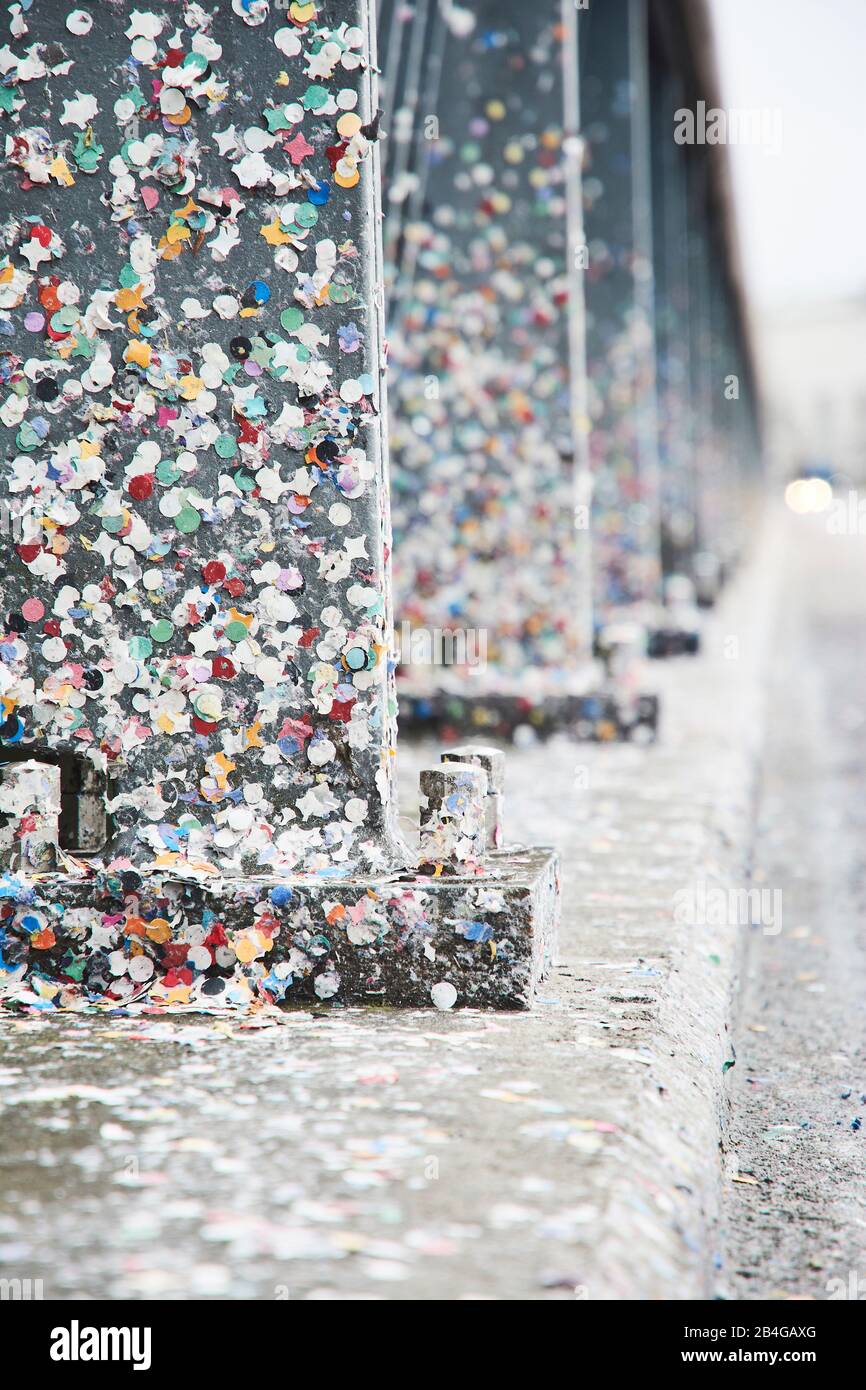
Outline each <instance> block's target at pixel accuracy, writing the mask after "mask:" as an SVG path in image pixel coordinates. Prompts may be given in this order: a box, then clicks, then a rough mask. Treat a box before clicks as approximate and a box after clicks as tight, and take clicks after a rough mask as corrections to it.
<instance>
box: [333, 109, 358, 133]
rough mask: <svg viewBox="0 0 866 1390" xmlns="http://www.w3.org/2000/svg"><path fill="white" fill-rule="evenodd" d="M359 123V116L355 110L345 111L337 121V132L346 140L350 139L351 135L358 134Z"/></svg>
mask: <svg viewBox="0 0 866 1390" xmlns="http://www.w3.org/2000/svg"><path fill="white" fill-rule="evenodd" d="M361 125H362V121H361V117H360V116H359V115H358V113H357V112H356V111H346V112H344V114H343V115H342V116H341V117H340V119H339V120H338V121H337V132H338V134H340V135H342V136H344V137H345V139H346V140H351V138H352V136H353V135H357V134H358V131H359V130H360V129H361Z"/></svg>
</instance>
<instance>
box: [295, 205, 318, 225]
mask: <svg viewBox="0 0 866 1390" xmlns="http://www.w3.org/2000/svg"><path fill="white" fill-rule="evenodd" d="M318 220H319V214H318V212H317V210H316V209H315V208H314V207H313V206H312V204H311V203H304V204H302V206H301V207H299V208H296V209H295V221H296V222H297V224H298V226H299V227H315V225H316V223H317V222H318Z"/></svg>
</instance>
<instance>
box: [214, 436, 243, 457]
mask: <svg viewBox="0 0 866 1390" xmlns="http://www.w3.org/2000/svg"><path fill="white" fill-rule="evenodd" d="M214 448H215V449H216V451H217V453H218V454H219V456H220V458H221V459H233V458H234V456H235V454H236V453H237V451H238V446H237V441H236V440H235V437H234V435H233V434H219V435H217V438H216V441H215V443H214Z"/></svg>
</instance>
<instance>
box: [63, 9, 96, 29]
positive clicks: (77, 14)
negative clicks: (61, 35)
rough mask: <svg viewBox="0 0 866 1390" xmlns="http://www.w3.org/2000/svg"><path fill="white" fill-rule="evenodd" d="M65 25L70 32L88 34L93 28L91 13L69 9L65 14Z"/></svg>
mask: <svg viewBox="0 0 866 1390" xmlns="http://www.w3.org/2000/svg"><path fill="white" fill-rule="evenodd" d="M66 27H67V29H68V30H69V32H70V34H89V33H90V31H91V29H92V28H93V15H90V14H88V13H87V11H86V10H70V11H69V14H68V15H67V16H66Z"/></svg>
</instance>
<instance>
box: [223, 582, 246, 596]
mask: <svg viewBox="0 0 866 1390" xmlns="http://www.w3.org/2000/svg"><path fill="white" fill-rule="evenodd" d="M223 588H224V589H225V591H226V593H228V594H231V596H232V598H240V596H241V594H242V593H243V591H244V581H243V580H242V579H227V580H226V582H225V584H224V585H223Z"/></svg>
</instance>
